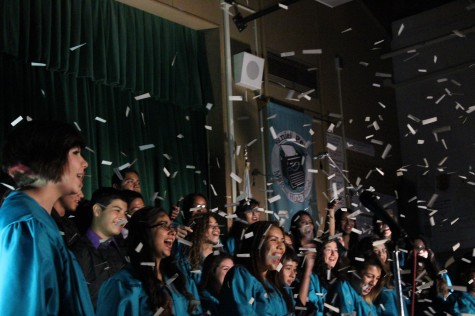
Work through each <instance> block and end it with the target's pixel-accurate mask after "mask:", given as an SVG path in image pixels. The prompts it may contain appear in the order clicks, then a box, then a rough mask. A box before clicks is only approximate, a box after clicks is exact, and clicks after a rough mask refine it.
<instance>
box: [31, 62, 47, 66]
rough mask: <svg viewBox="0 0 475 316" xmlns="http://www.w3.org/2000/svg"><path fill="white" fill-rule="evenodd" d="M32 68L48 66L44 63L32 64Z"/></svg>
mask: <svg viewBox="0 0 475 316" xmlns="http://www.w3.org/2000/svg"><path fill="white" fill-rule="evenodd" d="M31 66H32V67H46V64H44V63H37V62H32V63H31Z"/></svg>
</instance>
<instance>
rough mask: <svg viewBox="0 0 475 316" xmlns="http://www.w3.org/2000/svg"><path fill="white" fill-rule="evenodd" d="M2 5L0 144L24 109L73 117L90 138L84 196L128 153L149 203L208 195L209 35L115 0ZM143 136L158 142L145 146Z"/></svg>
mask: <svg viewBox="0 0 475 316" xmlns="http://www.w3.org/2000/svg"><path fill="white" fill-rule="evenodd" d="M0 8H1V10H2V11H1V12H0V15H1V16H2V18H1V21H0V25H1V27H2V29H1V30H0V32H1V34H2V36H1V38H0V52H1V54H0V103H1V107H0V117H1V119H0V135H2V137H1V138H0V145H3V138H4V135H5V134H6V133H7V132H8V131H9V130H10V129H11V125H10V122H12V121H13V120H15V119H16V118H17V117H18V116H20V115H21V116H22V117H23V118H24V119H26V118H27V116H29V117H31V118H33V119H46V118H52V119H59V120H65V121H68V122H71V123H72V122H76V123H77V125H78V126H79V127H80V128H81V130H82V132H83V134H84V135H85V136H86V138H87V142H88V150H85V151H84V154H85V156H86V159H87V160H88V162H89V168H88V174H89V175H90V176H89V177H87V178H86V179H85V188H84V191H85V195H86V197H90V194H91V193H92V191H93V190H95V189H97V188H98V187H99V186H110V180H111V177H112V175H113V168H117V167H119V166H122V165H123V164H125V163H132V162H135V163H134V164H133V166H132V167H133V168H135V169H137V170H138V171H139V173H140V176H141V180H142V193H143V194H144V196H145V198H146V199H147V201H146V203H147V204H152V202H151V200H150V199H151V198H152V197H153V196H156V197H157V200H156V201H157V203H160V204H161V205H163V206H164V207H165V208H168V207H169V206H170V204H174V203H176V202H177V201H178V200H179V198H180V197H182V196H184V195H186V194H187V193H190V192H203V193H205V194H208V192H209V189H208V188H207V186H206V179H207V176H208V170H207V144H206V130H205V127H204V125H206V113H207V112H206V108H205V105H206V104H207V103H208V102H213V101H212V100H211V97H210V96H211V95H212V92H211V88H210V87H211V85H210V80H209V72H208V69H207V64H206V62H205V61H206V51H205V49H204V37H203V36H202V35H203V34H201V33H200V32H197V31H194V30H190V29H187V28H185V27H183V26H180V25H177V24H174V23H172V22H169V21H166V20H164V19H161V18H158V17H155V16H152V15H150V14H147V13H144V12H142V11H139V10H137V9H133V8H130V7H128V6H126V5H123V4H120V3H117V2H115V1H111V0H96V1H89V0H82V1H73V0H60V1H59V0H58V1H54V0H49V1H13V0H0ZM83 43H85V45H84V46H82V47H80V48H78V49H75V50H72V51H71V50H70V48H71V47H74V46H77V45H80V44H83ZM31 62H39V63H45V64H46V67H34V66H32V65H31ZM147 92H148V93H150V94H151V96H152V97H151V98H147V99H144V100H140V101H137V100H135V98H134V97H135V96H137V95H141V94H144V93H147ZM96 117H99V118H102V119H105V120H106V121H107V122H106V123H101V122H99V121H97V120H96V119H95V118H96ZM20 124H21V123H20ZM179 134H180V135H182V136H183V137H182V138H178V137H177V135H179ZM147 144H153V145H154V146H155V148H152V149H148V150H143V151H142V150H140V149H139V146H141V145H147ZM89 149H90V150H89ZM164 154H168V155H169V156H171V157H172V158H171V159H170V160H169V159H167V158H166V157H165V156H164ZM103 161H110V162H112V165H105V164H103V163H102V162H103ZM164 168H166V169H167V170H168V171H169V172H170V174H171V175H173V174H174V173H175V172H177V173H176V175H175V177H173V178H172V177H171V176H170V177H167V176H166V175H165V172H164V171H163V169H164Z"/></svg>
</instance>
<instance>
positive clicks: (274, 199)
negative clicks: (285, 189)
mask: <svg viewBox="0 0 475 316" xmlns="http://www.w3.org/2000/svg"><path fill="white" fill-rule="evenodd" d="M278 200H280V195H276V196H273V197H271V198H269V199H267V201H269V203H271V204H272V203H274V202H275V201H278Z"/></svg>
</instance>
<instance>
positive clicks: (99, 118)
mask: <svg viewBox="0 0 475 316" xmlns="http://www.w3.org/2000/svg"><path fill="white" fill-rule="evenodd" d="M94 119H95V120H96V121H98V122H101V123H107V121H106V120H104V119H103V118H102V117H99V116H96V117H95V118H94Z"/></svg>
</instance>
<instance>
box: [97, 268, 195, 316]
mask: <svg viewBox="0 0 475 316" xmlns="http://www.w3.org/2000/svg"><path fill="white" fill-rule="evenodd" d="M131 269H132V267H130V266H128V267H126V268H124V269H122V270H120V271H119V272H117V273H116V274H114V275H113V276H112V277H110V278H109V279H108V280H107V281H105V282H104V283H103V284H102V286H101V288H100V290H99V297H98V299H97V310H96V315H97V316H101V315H107V316H112V315H117V316H119V315H121V316H122V315H127V316H139V315H140V316H146V315H153V314H155V312H156V311H152V309H151V308H150V306H149V302H148V295H147V293H146V292H145V290H144V289H143V287H142V282H141V281H140V280H138V279H136V278H135V277H134V276H133V275H132V272H131V271H132V270H131ZM167 280H168V278H165V282H166V281H167ZM166 290H167V292H168V294H169V295H170V296H171V297H172V300H173V314H174V315H179V316H181V315H189V313H188V306H189V303H190V302H189V301H188V299H187V298H186V297H185V296H184V295H182V294H180V293H179V292H178V290H176V289H175V288H174V287H173V283H172V284H170V285H169V286H168V287H167V288H166ZM201 313H202V310H201V306H198V308H197V309H195V310H194V311H193V313H192V314H193V315H199V314H201Z"/></svg>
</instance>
